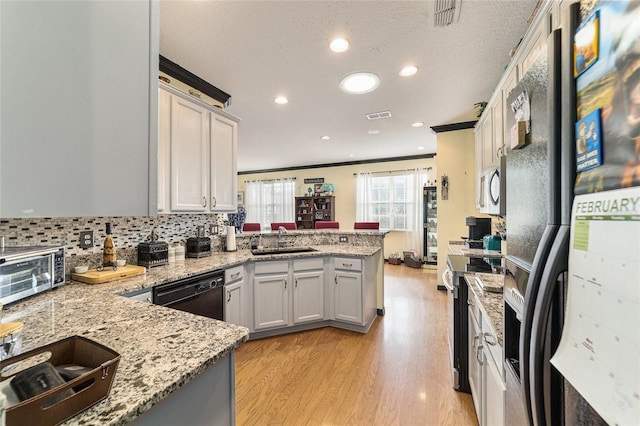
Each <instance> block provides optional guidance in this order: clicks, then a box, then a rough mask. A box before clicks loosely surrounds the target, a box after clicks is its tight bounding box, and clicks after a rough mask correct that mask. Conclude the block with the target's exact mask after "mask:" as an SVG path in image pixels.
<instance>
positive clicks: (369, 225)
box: [353, 222, 380, 230]
mask: <svg viewBox="0 0 640 426" xmlns="http://www.w3.org/2000/svg"><path fill="white" fill-rule="evenodd" d="M353 229H369V230H371V229H380V222H355V223H354V224H353Z"/></svg>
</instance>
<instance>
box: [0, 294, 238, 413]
mask: <svg viewBox="0 0 640 426" xmlns="http://www.w3.org/2000/svg"><path fill="white" fill-rule="evenodd" d="M88 287H89V286H84V285H68V286H65V287H62V288H60V289H57V290H55V291H51V292H46V293H43V294H41V295H38V296H36V297H33V298H31V299H28V300H27V301H25V302H22V303H17V304H15V305H12V306H10V307H9V308H7V309H6V310H5V311H3V321H21V322H23V323H24V328H23V330H22V333H21V342H20V344H21V352H26V351H29V350H32V349H35V348H38V347H40V346H43V345H46V344H48V343H52V342H55V341H58V340H61V339H64V338H66V337H69V336H73V335H80V336H84V337H87V338H89V339H91V340H94V341H96V342H98V343H102V344H103V345H105V346H107V347H109V348H111V349H113V350H114V351H116V352H118V353H119V354H120V355H121V359H120V363H119V365H118V369H117V372H116V376H115V379H114V382H113V386H112V388H111V392H110V394H109V397H108V398H107V399H105V400H104V401H102V402H100V403H98V404H96V405H94V406H93V407H91V408H89V409H87V410H85V411H83V412H82V413H80V414H78V415H77V416H74V417H72V418H71V419H69V420H68V421H66V422H65V423H63V424H67V425H71V424H74V425H77V424H95V425H97V424H100V425H124V424H127V423H129V422H131V421H132V420H133V419H135V418H136V417H138V416H139V415H140V414H142V413H143V412H145V411H147V410H149V409H150V408H151V407H152V406H153V405H154V404H156V403H158V402H159V401H161V400H162V399H163V398H165V397H166V396H168V395H169V394H170V393H172V392H173V391H175V390H177V389H179V388H180V387H181V386H183V385H184V384H185V383H187V382H189V381H190V380H192V379H193V378H195V377H196V376H198V375H199V374H201V373H202V372H204V371H205V370H206V369H207V368H208V367H210V366H212V365H214V364H216V363H217V362H218V361H219V360H221V359H222V358H224V357H226V356H227V355H229V354H231V352H233V351H234V350H235V349H237V348H238V347H239V346H240V345H241V344H242V342H244V341H246V340H247V339H248V337H249V330H248V329H246V328H244V327H239V326H236V325H233V324H229V323H226V322H222V321H217V320H214V319H210V318H206V317H201V316H197V315H192V314H188V313H185V312H181V311H177V310H173V309H167V308H163V307H160V306H156V305H152V304H148V303H143V302H138V301H135V300H131V299H127V298H125V297H121V296H118V295H114V294H110V293H109V292H105V291H100V290H98V291H96V290H93V291H88ZM93 287H97V286H93Z"/></svg>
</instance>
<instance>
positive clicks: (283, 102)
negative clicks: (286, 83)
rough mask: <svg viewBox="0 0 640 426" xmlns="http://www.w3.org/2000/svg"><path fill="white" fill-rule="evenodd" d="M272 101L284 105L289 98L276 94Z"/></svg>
mask: <svg viewBox="0 0 640 426" xmlns="http://www.w3.org/2000/svg"><path fill="white" fill-rule="evenodd" d="M273 101H274V102H275V103H277V104H280V105H284V104H286V103H287V102H289V99H287V98H285V97H284V96H278V97H277V98H275V99H274V100H273Z"/></svg>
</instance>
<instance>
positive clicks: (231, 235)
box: [227, 226, 236, 251]
mask: <svg viewBox="0 0 640 426" xmlns="http://www.w3.org/2000/svg"><path fill="white" fill-rule="evenodd" d="M227 251H236V227H235V226H227Z"/></svg>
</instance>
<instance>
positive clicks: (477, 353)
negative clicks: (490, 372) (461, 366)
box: [476, 345, 484, 365]
mask: <svg viewBox="0 0 640 426" xmlns="http://www.w3.org/2000/svg"><path fill="white" fill-rule="evenodd" d="M476 359H477V360H478V364H480V365H484V361H483V360H482V345H480V346H478V349H476Z"/></svg>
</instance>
